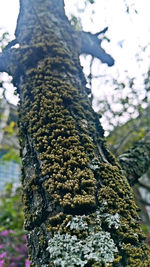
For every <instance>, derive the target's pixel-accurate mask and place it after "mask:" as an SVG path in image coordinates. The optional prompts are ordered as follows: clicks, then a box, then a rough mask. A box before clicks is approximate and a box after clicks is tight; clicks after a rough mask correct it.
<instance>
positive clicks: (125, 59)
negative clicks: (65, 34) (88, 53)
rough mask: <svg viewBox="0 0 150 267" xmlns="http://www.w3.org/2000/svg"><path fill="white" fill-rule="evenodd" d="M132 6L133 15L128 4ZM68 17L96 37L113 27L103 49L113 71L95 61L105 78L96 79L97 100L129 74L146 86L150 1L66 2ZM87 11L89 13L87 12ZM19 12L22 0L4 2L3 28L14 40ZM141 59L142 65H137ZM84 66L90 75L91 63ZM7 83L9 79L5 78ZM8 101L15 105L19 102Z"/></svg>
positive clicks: (0, 18)
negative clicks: (112, 83) (110, 84)
mask: <svg viewBox="0 0 150 267" xmlns="http://www.w3.org/2000/svg"><path fill="white" fill-rule="evenodd" d="M125 3H129V4H130V5H129V7H130V10H129V13H127V12H126V8H127V7H126V4H125ZM65 4H66V12H67V14H70V13H72V14H74V15H76V16H80V17H81V21H82V25H83V29H84V30H85V31H91V32H93V33H96V32H98V31H100V30H102V29H104V28H105V27H106V26H108V27H109V29H108V32H107V33H106V36H107V37H108V38H109V39H110V42H107V41H103V43H102V46H103V47H104V48H105V50H106V51H107V52H108V53H110V54H111V55H112V56H113V58H114V59H115V65H114V66H113V67H111V68H110V67H107V65H106V64H101V63H100V62H99V61H96V60H95V64H94V69H93V73H94V75H101V77H104V79H103V78H101V79H94V80H93V83H92V88H93V92H94V94H95V96H96V98H98V97H101V94H102V93H103V92H104V93H106V91H107V93H108V94H109V90H111V88H107V89H106V85H105V80H106V76H107V77H108V79H112V77H114V78H117V79H120V80H124V79H125V77H126V76H127V74H128V75H129V76H130V77H135V76H136V77H137V84H138V86H139V87H140V86H142V82H143V74H144V73H145V72H146V71H147V68H148V66H149V60H150V59H149V56H150V48H147V49H146V51H145V52H142V48H143V47H145V46H147V45H148V44H149V43H150V19H149V10H150V1H149V0H142V1H141V0H126V1H125V0H95V4H93V5H90V4H89V5H87V6H86V7H85V0H82V1H81V0H65ZM84 8H85V12H83V9H84ZM18 12H19V0H0V28H2V29H3V30H5V31H8V32H9V33H10V34H11V38H12V39H13V38H14V36H13V34H14V31H15V27H16V21H17V16H18ZM137 59H138V61H137ZM81 63H82V65H83V67H84V71H85V73H86V74H87V75H88V73H89V60H87V58H86V59H85V58H84V57H82V59H81ZM5 79H6V81H7V76H6V77H5ZM12 91H13V90H12V89H11V90H10V92H9V94H8V97H9V99H10V101H13V102H14V103H15V102H17V99H16V100H15V98H14V97H13V95H12V93H11V92H12Z"/></svg>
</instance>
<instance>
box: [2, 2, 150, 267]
mask: <svg viewBox="0 0 150 267" xmlns="http://www.w3.org/2000/svg"><path fill="white" fill-rule="evenodd" d="M78 36H79V35H78V34H77V33H75V32H74V30H73V28H72V27H71V25H70V24H69V22H68V20H67V18H66V16H65V12H64V2H63V0H56V1H51V0H45V1H44V2H43V1H41V0H36V1H35V0H34V1H31V0H30V1H27V0H26V1H25V0H21V1H20V14H19V17H18V22H17V28H16V41H15V42H13V43H11V44H9V45H8V46H7V47H6V48H5V50H4V51H3V53H1V55H0V60H1V61H0V62H1V63H0V71H6V72H8V73H9V74H10V75H12V76H13V82H14V84H15V86H16V87H17V90H18V93H19V96H20V103H19V130H20V144H21V156H22V163H23V169H22V185H23V200H24V211H25V228H26V230H27V231H28V247H29V253H30V257H31V261H32V266H49V265H50V266H60V265H61V266H76V265H77V266H103V265H107V266H148V265H149V263H150V259H149V249H148V247H147V246H146V245H145V244H144V237H143V234H142V231H141V228H140V224H139V218H138V215H137V207H136V205H135V203H134V199H133V194H132V190H131V188H130V186H129V184H128V182H127V180H126V178H125V177H124V176H123V174H122V170H121V168H120V166H119V165H118V163H117V162H116V160H115V159H114V157H113V156H112V155H111V154H110V153H109V152H108V150H107V148H106V146H105V142H104V138H103V129H102V127H101V125H100V123H99V118H98V116H97V114H96V113H95V112H94V111H93V109H92V108H91V106H90V103H89V100H88V97H87V93H86V86H85V84H86V82H85V79H84V76H83V73H82V69H81V67H80V64H79V54H80V49H81V47H82V38H80V39H78V38H79V37H78ZM90 36H91V35H90ZM78 40H81V46H80V44H79V41H78ZM15 43H18V44H19V48H13V47H11V45H14V44H15ZM82 52H83V51H82Z"/></svg>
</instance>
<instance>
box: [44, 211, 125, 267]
mask: <svg viewBox="0 0 150 267" xmlns="http://www.w3.org/2000/svg"><path fill="white" fill-rule="evenodd" d="M88 219H90V221H91V223H90V225H89V223H88ZM102 221H104V222H106V223H107V224H108V228H111V227H115V228H116V229H117V228H118V227H119V225H120V222H119V215H118V214H115V215H111V214H106V213H105V214H100V211H97V212H96V213H93V214H92V216H90V215H88V216H85V215H82V216H81V215H76V216H72V217H71V219H70V220H69V222H68V223H67V225H66V226H65V227H66V229H67V232H68V233H60V231H58V232H57V233H56V234H55V235H54V236H53V237H52V238H50V240H49V242H48V248H47V250H48V251H49V253H50V262H52V263H53V266H61V267H67V266H70V267H74V266H81V267H82V266H85V265H86V264H87V263H98V264H105V265H107V264H109V263H111V262H113V261H114V253H116V252H118V249H117V247H116V245H115V243H114V241H113V239H112V238H111V235H110V233H109V232H107V231H103V230H102V227H101V224H102ZM83 231H84V238H82V237H81V238H80V237H79V236H80V235H79V233H80V234H82V232H83ZM74 233H76V234H74Z"/></svg>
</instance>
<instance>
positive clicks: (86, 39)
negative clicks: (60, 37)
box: [77, 28, 114, 66]
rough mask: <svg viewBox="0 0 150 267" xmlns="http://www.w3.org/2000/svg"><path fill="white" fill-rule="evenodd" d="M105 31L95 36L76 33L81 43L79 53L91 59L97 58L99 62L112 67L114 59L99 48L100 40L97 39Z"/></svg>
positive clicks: (81, 32) (87, 33) (88, 33)
mask: <svg viewBox="0 0 150 267" xmlns="http://www.w3.org/2000/svg"><path fill="white" fill-rule="evenodd" d="M106 30H107V28H105V29H104V30H103V31H101V32H98V33H96V34H92V33H90V32H83V31H80V32H77V34H78V37H79V39H80V42H81V50H80V53H81V54H87V55H91V56H92V57H96V58H98V59H99V60H100V61H101V62H103V63H106V64H107V65H108V66H113V65H114V59H113V58H112V57H111V56H110V55H109V54H107V53H106V51H105V50H104V49H103V48H102V47H101V42H102V39H99V38H98V36H99V35H100V34H102V33H105V32H106Z"/></svg>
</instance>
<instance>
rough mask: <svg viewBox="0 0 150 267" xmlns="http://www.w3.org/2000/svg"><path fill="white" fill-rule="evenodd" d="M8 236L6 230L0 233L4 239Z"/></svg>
mask: <svg viewBox="0 0 150 267" xmlns="http://www.w3.org/2000/svg"><path fill="white" fill-rule="evenodd" d="M8 234H9V231H8V230H4V231H2V232H0V235H1V236H4V237H6V236H8Z"/></svg>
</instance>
